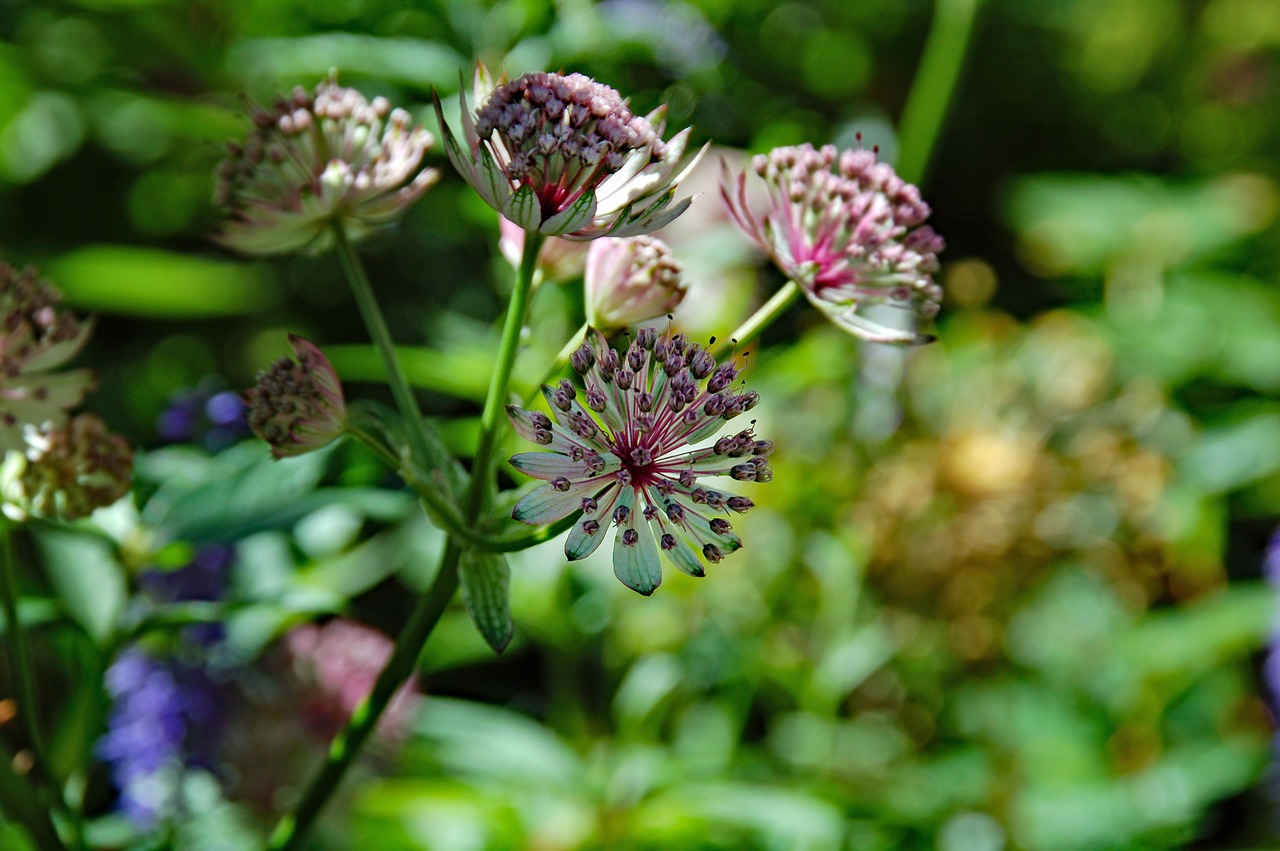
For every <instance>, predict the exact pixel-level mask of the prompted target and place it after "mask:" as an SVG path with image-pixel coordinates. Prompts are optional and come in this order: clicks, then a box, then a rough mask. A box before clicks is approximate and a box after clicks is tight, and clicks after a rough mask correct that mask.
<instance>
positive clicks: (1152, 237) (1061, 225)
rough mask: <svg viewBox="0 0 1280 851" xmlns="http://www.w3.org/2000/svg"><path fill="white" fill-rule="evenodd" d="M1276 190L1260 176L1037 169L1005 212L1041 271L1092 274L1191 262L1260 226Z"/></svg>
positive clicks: (1017, 187) (1270, 215)
mask: <svg viewBox="0 0 1280 851" xmlns="http://www.w3.org/2000/svg"><path fill="white" fill-rule="evenodd" d="M1275 212H1276V187H1275V185H1274V183H1272V182H1271V181H1270V180H1269V179H1268V178H1266V177H1263V176H1261V175H1251V174H1232V175H1220V176H1216V177H1213V178H1210V179H1207V180H1201V181H1196V182H1183V183H1174V182H1172V181H1167V180H1161V179H1159V178H1156V177H1154V176H1151V175H1143V174H1129V175H1123V176H1115V175H1091V174H1038V175H1031V176H1028V177H1024V178H1021V179H1020V180H1019V181H1018V182H1017V183H1015V184H1014V185H1013V187H1012V189H1011V190H1010V191H1009V193H1008V196H1007V199H1006V203H1005V215H1006V217H1007V219H1008V220H1009V221H1010V222H1011V223H1012V224H1013V226H1014V229H1015V230H1016V231H1017V233H1018V238H1019V244H1020V246H1019V247H1020V249H1021V252H1022V255H1023V258H1024V260H1025V261H1026V262H1027V263H1028V264H1029V265H1031V266H1032V267H1033V268H1034V269H1035V270H1036V271H1037V272H1038V273H1040V274H1041V275H1044V276H1046V277H1051V276H1066V275H1075V276H1092V275H1100V274H1103V273H1105V272H1106V271H1107V270H1108V269H1110V268H1111V267H1112V266H1113V265H1116V264H1120V263H1125V262H1138V263H1142V264H1145V265H1148V266H1153V267H1154V268H1155V269H1157V270H1160V269H1166V268H1176V267H1179V266H1185V265H1188V264H1190V263H1192V262H1194V261H1195V260H1198V259H1201V258H1203V257H1205V256H1207V255H1208V254H1211V253H1212V252H1214V251H1218V250H1220V249H1222V248H1224V247H1226V246H1228V245H1231V244H1232V243H1234V242H1236V241H1238V240H1239V239H1241V238H1242V237H1244V236H1246V235H1248V234H1251V233H1256V232H1258V231H1260V230H1262V229H1263V228H1265V227H1266V226H1267V225H1268V224H1269V223H1270V222H1271V221H1272V220H1273V219H1274V217H1275Z"/></svg>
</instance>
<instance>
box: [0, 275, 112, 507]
mask: <svg viewBox="0 0 1280 851" xmlns="http://www.w3.org/2000/svg"><path fill="white" fill-rule="evenodd" d="M60 298H61V297H60V295H59V294H58V292H57V290H55V289H54V288H53V287H52V286H50V285H49V284H48V283H47V282H46V281H44V280H42V279H41V278H40V276H39V275H38V274H37V273H36V271H35V270H34V269H30V268H28V269H23V270H21V271H19V270H17V269H15V268H14V267H12V266H10V265H8V264H7V263H0V452H3V453H4V461H3V464H0V499H2V500H3V510H4V513H5V514H7V515H8V516H10V517H12V518H14V519H17V520H26V519H27V518H29V517H32V516H35V517H51V518H58V519H60V520H77V519H79V518H82V517H87V516H88V515H89V514H91V513H93V510H94V509H95V508H100V507H102V506H106V505H110V504H111V503H113V502H115V501H116V500H117V499H119V498H120V497H122V496H124V495H125V494H126V493H127V492H128V490H129V485H130V482H131V481H132V476H133V450H132V449H131V448H130V446H129V444H128V443H127V442H126V441H125V440H124V439H123V438H120V437H117V436H115V435H112V434H110V433H109V432H108V431H107V427H106V424H105V423H103V422H102V420H101V419H99V418H98V417H96V416H94V415H92V414H79V415H77V416H75V417H74V418H71V419H68V412H69V411H70V410H71V409H72V408H74V407H75V406H76V405H79V404H80V402H82V401H83V400H84V397H85V394H86V393H88V391H89V389H90V388H91V387H92V386H93V383H94V379H93V375H92V374H91V373H90V372H89V371H87V370H69V371H66V372H52V371H51V370H53V369H55V368H57V367H60V366H62V365H63V364H65V363H66V362H67V361H68V360H70V359H71V358H72V357H73V356H74V355H75V354H76V353H77V352H79V351H80V348H81V347H82V346H83V345H84V343H85V341H86V340H87V339H88V336H89V325H88V324H87V323H84V322H81V321H80V320H79V319H78V318H76V317H75V316H74V315H73V314H70V313H67V312H65V311H63V310H61V309H60V308H59V307H58V302H59V301H60Z"/></svg>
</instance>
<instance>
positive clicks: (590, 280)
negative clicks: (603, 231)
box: [583, 236, 685, 330]
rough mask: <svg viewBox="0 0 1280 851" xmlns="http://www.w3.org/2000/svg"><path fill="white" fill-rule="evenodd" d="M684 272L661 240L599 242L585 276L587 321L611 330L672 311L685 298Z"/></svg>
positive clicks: (593, 245) (641, 238)
mask: <svg viewBox="0 0 1280 851" xmlns="http://www.w3.org/2000/svg"><path fill="white" fill-rule="evenodd" d="M681 271H682V270H681V267H680V263H679V262H678V261H677V260H676V259H675V258H674V257H672V256H671V249H670V248H668V247H667V244H666V243H665V242H663V241H662V240H660V239H658V238H657V237H653V236H635V237H631V238H630V239H615V238H606V239H598V240H596V241H595V242H593V243H591V248H590V250H589V251H588V252H587V267H586V271H585V273H584V278H583V285H584V286H585V288H586V305H587V321H588V322H589V323H591V325H592V326H593V327H595V328H601V329H606V330H608V329H613V328H625V327H627V326H628V325H634V324H636V323H639V322H644V321H645V320H646V319H653V318H654V317H657V316H662V315H663V314H664V313H670V312H671V311H673V310H675V309H676V307H677V306H679V304H680V302H681V301H683V300H684V294H685V284H684V281H683V280H682V279H681V277H680V274H681Z"/></svg>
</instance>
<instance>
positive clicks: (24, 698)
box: [0, 520, 84, 848]
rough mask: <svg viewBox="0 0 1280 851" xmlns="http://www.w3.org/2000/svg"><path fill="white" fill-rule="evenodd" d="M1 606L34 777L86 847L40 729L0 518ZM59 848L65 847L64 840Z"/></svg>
mask: <svg viewBox="0 0 1280 851" xmlns="http://www.w3.org/2000/svg"><path fill="white" fill-rule="evenodd" d="M0 538H3V541H0V605H2V606H3V607H4V619H5V623H6V625H7V626H8V632H7V634H6V636H5V647H6V649H7V650H8V655H9V670H10V672H11V673H12V676H13V678H14V687H15V691H16V692H17V698H18V717H19V718H20V719H21V721H22V728H23V731H24V732H25V733H26V735H27V744H28V745H29V746H30V748H31V754H32V757H33V763H34V765H33V770H34V772H35V778H36V780H37V781H38V782H39V784H40V785H41V786H42V787H43V790H44V793H45V796H46V797H47V798H48V799H49V803H50V804H52V806H53V809H54V810H55V811H56V812H57V813H58V815H59V816H60V817H62V818H63V819H64V820H65V821H66V824H67V825H68V826H69V828H70V830H71V834H72V840H71V842H72V845H73V846H74V847H75V848H83V847H84V837H83V835H82V825H81V823H80V819H79V818H78V817H77V816H76V815H75V814H74V813H72V812H71V808H70V807H68V806H67V801H66V798H64V797H63V794H62V783H61V782H59V780H58V778H57V777H56V776H54V773H53V768H52V766H51V765H50V764H49V752H48V751H47V750H46V749H45V745H44V734H43V733H42V732H41V730H40V710H39V707H38V706H37V704H36V685H35V682H36V680H35V673H34V672H33V670H32V668H31V652H30V651H29V650H28V648H27V637H26V630H25V629H23V627H22V621H21V620H20V619H19V617H18V577H17V572H16V570H15V569H14V563H13V541H12V537H11V535H10V528H9V524H8V522H6V521H4V520H0ZM56 847H57V848H65V847H66V846H64V845H63V844H62V842H61V841H59V842H58V844H57V846H56Z"/></svg>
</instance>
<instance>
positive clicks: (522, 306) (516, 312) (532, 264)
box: [463, 231, 546, 523]
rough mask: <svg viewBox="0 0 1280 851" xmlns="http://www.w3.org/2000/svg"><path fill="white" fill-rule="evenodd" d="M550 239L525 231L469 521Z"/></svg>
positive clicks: (483, 424) (475, 465)
mask: <svg viewBox="0 0 1280 851" xmlns="http://www.w3.org/2000/svg"><path fill="white" fill-rule="evenodd" d="M545 241H546V237H544V236H543V235H542V234H540V233H536V232H533V231H525V235H524V256H523V257H522V258H521V259H520V273H519V274H518V275H517V276H516V287H515V290H514V291H513V292H512V293H511V301H510V303H509V304H508V305H507V319H506V321H505V322H504V323H503V325H502V342H501V344H500V345H499V347H498V362H497V364H496V365H495V366H494V368H493V377H492V378H491V379H490V380H489V394H488V395H487V396H486V397H485V400H484V411H483V412H481V414H480V440H479V441H478V442H477V443H476V454H475V459H474V461H473V462H472V464H471V486H470V488H469V489H468V490H467V501H466V505H465V506H464V507H463V511H464V514H465V517H466V519H467V521H468V522H470V523H474V522H475V520H476V518H478V517H479V516H480V512H481V509H483V507H484V501H485V496H486V495H487V493H488V491H489V477H490V475H491V473H492V470H490V467H492V466H493V450H494V447H495V446H496V445H497V441H498V426H499V425H500V424H501V423H502V422H503V421H504V417H505V415H506V402H507V387H508V385H510V383H511V370H512V368H513V367H514V366H515V362H516V351H517V350H518V349H519V347H520V331H521V330H522V329H523V328H524V319H525V314H526V313H528V311H529V294H530V293H531V292H532V291H533V277H534V274H535V272H536V271H537V269H538V252H539V251H540V250H541V249H542V243H543V242H545Z"/></svg>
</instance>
